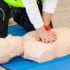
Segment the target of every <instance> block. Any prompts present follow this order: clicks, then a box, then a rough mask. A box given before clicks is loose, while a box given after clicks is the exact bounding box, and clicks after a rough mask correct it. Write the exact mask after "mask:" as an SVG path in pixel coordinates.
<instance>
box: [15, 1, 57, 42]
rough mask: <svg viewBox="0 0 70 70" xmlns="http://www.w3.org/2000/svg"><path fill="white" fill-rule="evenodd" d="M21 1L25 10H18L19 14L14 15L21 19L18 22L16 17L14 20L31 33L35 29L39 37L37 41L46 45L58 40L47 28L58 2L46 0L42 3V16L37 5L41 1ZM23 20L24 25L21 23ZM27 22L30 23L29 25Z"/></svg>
mask: <svg viewBox="0 0 70 70" xmlns="http://www.w3.org/2000/svg"><path fill="white" fill-rule="evenodd" d="M21 1H22V3H23V5H24V6H25V8H19V10H17V13H14V16H18V17H16V18H19V20H16V19H15V17H14V20H15V21H16V22H17V23H18V24H19V25H21V26H23V27H24V28H25V29H28V30H30V31H31V30H33V29H36V32H37V33H38V35H39V38H37V40H41V41H43V42H45V43H48V42H53V41H55V40H56V35H55V33H53V32H51V31H50V30H49V31H47V30H46V27H48V26H49V25H50V21H51V17H52V15H53V13H54V10H55V8H56V4H57V1H58V0H44V1H43V2H42V6H43V7H42V10H41V14H40V11H39V8H38V5H39V4H38V5H37V2H38V3H39V2H40V1H41V0H38V1H37V0H21ZM18 4H19V3H18ZM20 5H21V4H20ZM20 10H21V11H20ZM15 12H16V11H15ZM20 12H21V13H20ZM16 14H17V15H16ZM22 15H23V16H22ZM41 15H42V16H41ZM21 17H22V18H21ZM21 20H22V23H21ZM27 21H29V22H30V24H29V25H28V22H27ZM32 28H33V29H32Z"/></svg>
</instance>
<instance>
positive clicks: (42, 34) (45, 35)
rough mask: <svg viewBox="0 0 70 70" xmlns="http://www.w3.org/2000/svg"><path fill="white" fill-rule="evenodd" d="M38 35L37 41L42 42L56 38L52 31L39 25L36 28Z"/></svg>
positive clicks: (49, 41) (50, 41)
mask: <svg viewBox="0 0 70 70" xmlns="http://www.w3.org/2000/svg"><path fill="white" fill-rule="evenodd" d="M36 32H37V33H38V35H39V38H37V40H38V41H43V42H44V43H52V42H54V41H55V40H56V34H55V33H54V32H52V31H47V30H45V28H44V27H41V28H39V29H37V30H36Z"/></svg>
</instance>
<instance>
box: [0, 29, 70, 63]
mask: <svg viewBox="0 0 70 70" xmlns="http://www.w3.org/2000/svg"><path fill="white" fill-rule="evenodd" d="M52 31H53V32H55V33H56V35H57V40H56V41H55V42H54V43H52V44H50V43H49V44H45V43H43V42H39V41H37V40H36V38H37V37H38V35H37V33H36V32H35V31H32V32H29V33H27V34H26V35H25V36H22V37H18V36H16V37H15V36H8V37H7V38H0V64H3V63H7V62H8V61H9V60H10V59H12V58H13V57H16V56H19V55H22V57H23V58H25V59H29V60H33V61H35V62H39V63H41V62H45V61H49V60H52V59H54V58H57V57H63V56H66V55H68V54H70V29H68V28H56V29H53V30H52ZM23 54H24V56H23Z"/></svg>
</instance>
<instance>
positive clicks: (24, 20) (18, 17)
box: [13, 0, 53, 31]
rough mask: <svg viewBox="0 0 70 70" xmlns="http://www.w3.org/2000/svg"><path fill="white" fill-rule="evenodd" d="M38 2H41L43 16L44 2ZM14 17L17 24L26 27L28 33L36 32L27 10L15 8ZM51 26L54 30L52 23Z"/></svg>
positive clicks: (40, 8) (40, 7) (39, 5)
mask: <svg viewBox="0 0 70 70" xmlns="http://www.w3.org/2000/svg"><path fill="white" fill-rule="evenodd" d="M38 1H39V4H38V7H39V10H40V13H41V15H42V2H41V0H38ZM13 17H14V20H15V21H16V22H17V24H19V25H20V26H22V27H24V29H26V30H27V31H32V30H35V28H34V27H33V25H32V24H31V22H30V20H29V18H28V15H27V13H26V9H25V8H14V10H13ZM50 26H51V28H53V25H52V22H50Z"/></svg>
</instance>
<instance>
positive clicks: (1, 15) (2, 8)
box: [0, 0, 10, 38]
mask: <svg viewBox="0 0 70 70" xmlns="http://www.w3.org/2000/svg"><path fill="white" fill-rule="evenodd" d="M9 16H10V7H9V6H8V4H6V3H5V2H4V1H3V0H0V37H2V38H4V37H6V36H7V34H8V20H9Z"/></svg>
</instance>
